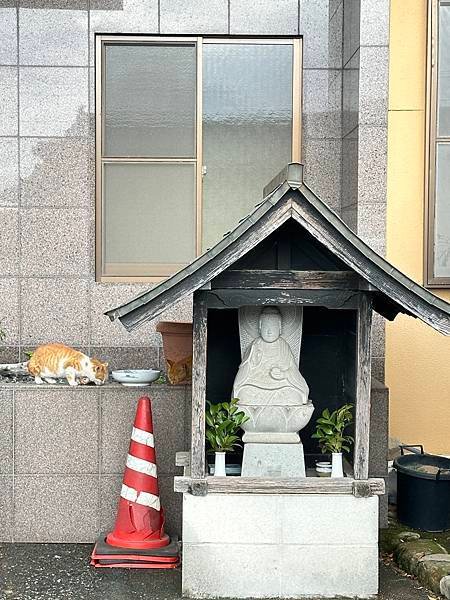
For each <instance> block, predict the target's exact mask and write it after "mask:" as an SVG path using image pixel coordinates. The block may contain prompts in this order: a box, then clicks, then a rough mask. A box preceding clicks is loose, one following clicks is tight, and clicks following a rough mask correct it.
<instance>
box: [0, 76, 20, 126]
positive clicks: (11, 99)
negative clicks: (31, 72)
mask: <svg viewBox="0 0 450 600" xmlns="http://www.w3.org/2000/svg"><path fill="white" fill-rule="evenodd" d="M18 116H19V115H18V102H17V67H0V135H17V132H18Z"/></svg>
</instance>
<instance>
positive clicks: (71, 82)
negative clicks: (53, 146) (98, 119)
mask: <svg viewBox="0 0 450 600" xmlns="http://www.w3.org/2000/svg"><path fill="white" fill-rule="evenodd" d="M87 110H88V68H87V67H86V68H83V67H79V68H77V67H73V68H68V67H35V68H30V67H22V68H21V69H20V134H21V135H23V136H27V135H32V136H43V137H45V136H61V137H64V136H72V135H77V136H79V135H87V133H88V113H87Z"/></svg>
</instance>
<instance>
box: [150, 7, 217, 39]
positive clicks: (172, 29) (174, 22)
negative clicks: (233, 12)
mask: <svg viewBox="0 0 450 600" xmlns="http://www.w3.org/2000/svg"><path fill="white" fill-rule="evenodd" d="M160 27H161V33H194V34H198V33H222V34H227V33H228V2H227V0H161V2H160Z"/></svg>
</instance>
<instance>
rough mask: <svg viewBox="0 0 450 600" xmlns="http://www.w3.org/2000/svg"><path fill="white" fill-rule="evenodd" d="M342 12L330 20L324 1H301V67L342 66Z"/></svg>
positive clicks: (328, 10) (325, 0)
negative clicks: (302, 36)
mask: <svg viewBox="0 0 450 600" xmlns="http://www.w3.org/2000/svg"><path fill="white" fill-rule="evenodd" d="M341 14H342V11H340V13H339V14H337V15H336V16H333V18H332V19H331V20H330V18H329V17H330V7H329V5H328V1H327V0H305V1H303V2H300V33H301V34H303V35H304V38H303V66H304V67H305V68H308V69H323V68H325V69H326V68H337V69H339V68H341V66H342V51H341V48H342V26H341V25H340V20H341Z"/></svg>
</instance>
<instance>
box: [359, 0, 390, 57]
mask: <svg viewBox="0 0 450 600" xmlns="http://www.w3.org/2000/svg"><path fill="white" fill-rule="evenodd" d="M360 2H361V23H360V42H361V46H383V45H385V46H387V45H388V44H389V0H376V2H374V1H373V0H360Z"/></svg>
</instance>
